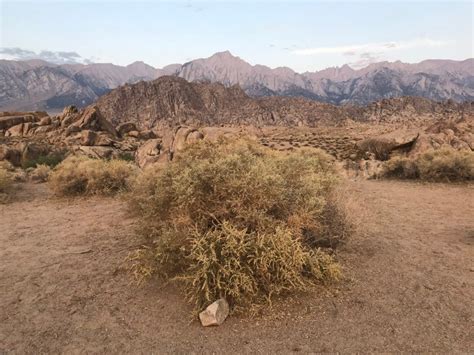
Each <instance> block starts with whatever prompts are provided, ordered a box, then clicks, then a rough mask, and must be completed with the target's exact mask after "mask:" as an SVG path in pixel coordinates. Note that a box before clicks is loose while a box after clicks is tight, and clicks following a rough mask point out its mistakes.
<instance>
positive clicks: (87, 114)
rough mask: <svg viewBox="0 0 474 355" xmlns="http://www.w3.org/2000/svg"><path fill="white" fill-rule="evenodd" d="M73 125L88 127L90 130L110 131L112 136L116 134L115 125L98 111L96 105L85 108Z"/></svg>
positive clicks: (81, 127) (82, 127)
mask: <svg viewBox="0 0 474 355" xmlns="http://www.w3.org/2000/svg"><path fill="white" fill-rule="evenodd" d="M74 125H75V126H77V127H79V128H80V129H89V130H92V131H105V132H108V133H110V134H111V135H112V136H114V137H116V136H117V131H116V130H115V127H114V126H113V125H112V123H110V122H109V121H107V120H106V119H105V118H104V116H102V114H101V113H100V111H99V109H98V108H97V107H96V106H90V107H88V108H86V110H85V111H84V113H83V114H82V116H81V117H80V118H79V120H78V121H76V122H74Z"/></svg>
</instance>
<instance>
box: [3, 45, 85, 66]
mask: <svg viewBox="0 0 474 355" xmlns="http://www.w3.org/2000/svg"><path fill="white" fill-rule="evenodd" d="M0 59H10V60H30V59H41V60H45V61H47V62H50V63H54V64H78V63H80V64H89V63H92V62H93V59H92V58H83V57H82V56H80V55H79V54H78V53H76V52H62V51H59V52H54V51H47V50H44V51H40V52H34V51H30V50H28V49H22V48H17V47H3V48H0Z"/></svg>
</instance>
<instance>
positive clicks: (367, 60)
mask: <svg viewBox="0 0 474 355" xmlns="http://www.w3.org/2000/svg"><path fill="white" fill-rule="evenodd" d="M382 56H383V53H381V52H378V53H373V52H364V53H361V54H360V55H359V59H358V60H357V61H355V62H352V63H349V65H350V66H351V67H352V68H354V69H361V68H365V67H366V66H368V65H370V64H372V63H377V62H380V61H381V60H382V59H383V58H382Z"/></svg>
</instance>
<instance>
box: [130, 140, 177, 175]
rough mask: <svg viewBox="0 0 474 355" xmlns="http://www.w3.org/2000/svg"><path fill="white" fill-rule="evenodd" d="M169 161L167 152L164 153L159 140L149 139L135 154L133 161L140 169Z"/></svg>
mask: <svg viewBox="0 0 474 355" xmlns="http://www.w3.org/2000/svg"><path fill="white" fill-rule="evenodd" d="M168 160H170V157H169V151H164V150H163V146H162V141H161V139H150V140H148V141H146V142H145V143H144V144H143V145H141V146H140V147H139V148H138V149H137V151H136V152H135V161H136V163H137V165H138V166H139V167H140V168H144V167H145V166H147V165H149V164H154V163H158V162H167V161H168Z"/></svg>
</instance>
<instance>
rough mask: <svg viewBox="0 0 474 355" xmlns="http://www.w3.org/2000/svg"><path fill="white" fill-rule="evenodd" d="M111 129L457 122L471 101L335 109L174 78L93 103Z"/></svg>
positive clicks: (403, 101)
mask: <svg viewBox="0 0 474 355" xmlns="http://www.w3.org/2000/svg"><path fill="white" fill-rule="evenodd" d="M95 105H96V106H97V107H98V109H99V110H100V112H101V113H102V114H103V115H104V117H105V118H106V119H108V120H109V121H111V122H112V123H113V124H114V125H118V124H121V123H125V122H133V123H134V124H136V125H137V126H138V127H139V128H140V129H153V128H156V127H173V126H178V125H195V126H221V125H234V126H235V125H256V126H264V125H278V126H315V125H317V124H319V123H324V124H330V125H335V124H343V123H344V122H346V121H347V120H353V121H359V122H392V123H393V122H401V123H410V122H415V121H426V120H437V119H449V118H455V119H460V118H462V117H463V116H464V115H472V113H473V111H474V106H473V105H472V103H462V104H460V103H455V102H454V101H448V102H434V101H431V100H428V99H423V98H416V97H402V98H395V99H385V100H382V101H378V102H374V103H372V104H370V105H368V106H366V107H357V106H335V105H331V104H326V103H321V102H317V101H313V100H309V99H304V98H292V97H277V96H275V97H262V98H252V97H249V96H247V95H246V94H245V92H244V91H243V90H242V89H241V88H240V87H239V86H236V85H234V86H231V87H225V86H224V85H223V84H217V83H202V82H188V81H186V80H184V79H181V78H178V77H174V76H164V77H160V78H158V79H156V80H154V81H150V82H140V83H137V84H133V85H124V86H121V87H119V88H117V89H115V90H113V91H111V92H110V93H108V94H106V95H104V96H102V97H101V98H100V99H99V100H98V101H97V102H96V104H95Z"/></svg>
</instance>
